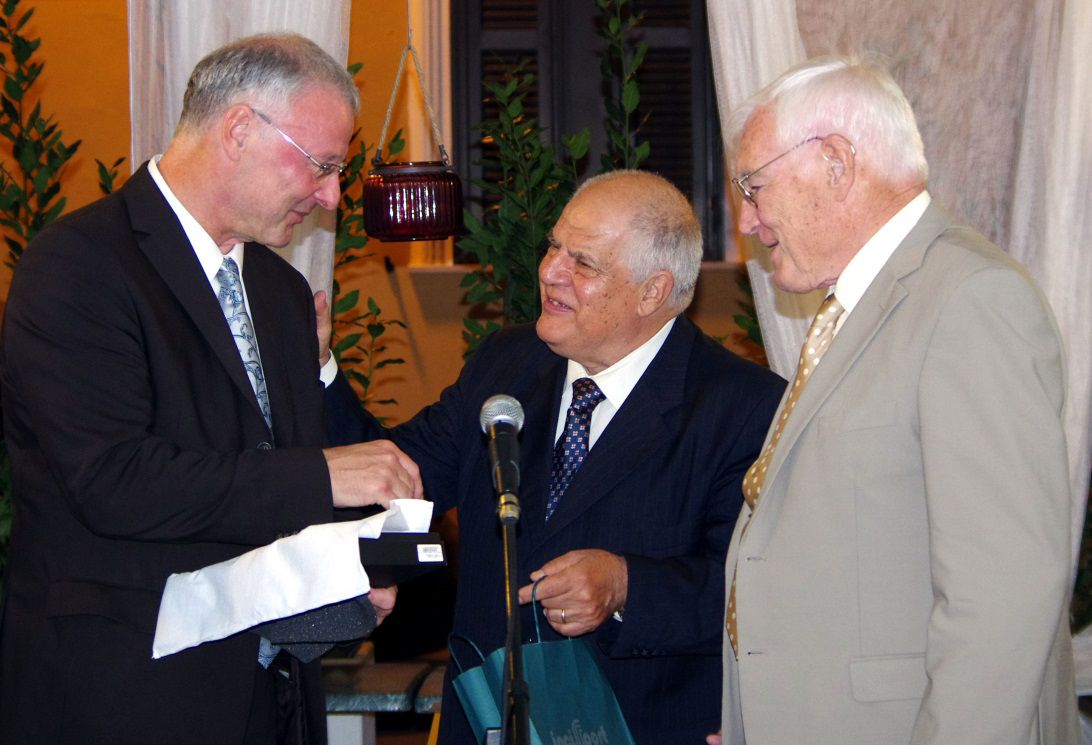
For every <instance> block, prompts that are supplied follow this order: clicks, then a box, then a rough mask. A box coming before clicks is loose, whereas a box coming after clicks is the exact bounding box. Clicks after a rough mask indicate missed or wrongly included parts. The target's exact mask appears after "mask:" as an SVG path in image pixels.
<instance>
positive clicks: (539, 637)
mask: <svg viewBox="0 0 1092 745" xmlns="http://www.w3.org/2000/svg"><path fill="white" fill-rule="evenodd" d="M544 579H546V578H545V577H542V578H541V579H539V580H538V582H535V584H533V585H531V615H532V616H534V618H535V641H537V642H538V643H539V644H541V643H542V629H540V628H539V627H538V610H537V609H536V608H535V603H536V602H537V601H536V600H535V591H536V590H538V583H539V582H541V581H542V580H544Z"/></svg>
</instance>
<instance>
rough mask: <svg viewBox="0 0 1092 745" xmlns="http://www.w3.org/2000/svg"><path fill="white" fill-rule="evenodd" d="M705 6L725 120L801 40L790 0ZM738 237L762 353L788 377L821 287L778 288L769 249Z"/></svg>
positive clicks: (796, 54)
mask: <svg viewBox="0 0 1092 745" xmlns="http://www.w3.org/2000/svg"><path fill="white" fill-rule="evenodd" d="M706 7H707V9H708V15H709V47H710V50H711V52H712V57H713V73H714V75H713V77H714V81H715V83H716V89H717V106H718V108H719V110H720V120H721V122H722V123H725V122H727V121H728V113H729V112H730V111H731V110H732V107H733V106H736V105H738V104H740V103H741V102H743V101H745V100H746V99H747V98H748V97H749V96H750V95H751V94H752V93H754V92H755V91H757V90H759V89H760V88H762V87H763V86H765V85H766V84H767V83H770V82H771V81H773V80H774V79H775V78H777V76H778V75H780V74H781V73H783V72H784V71H785V70H787V69H788V68H789V67H791V66H792V65H794V64H796V63H797V62H800V61H802V60H803V59H804V58H805V54H804V45H803V42H801V40H800V31H799V29H798V28H797V24H796V3H795V1H794V0H762V2H748V1H747V0H722V1H720V2H718V1H717V0H712V1H711V2H709V3H707V5H706ZM724 134H725V137H724V141H725V142H727V141H728V136H727V132H725V133H724ZM729 165H730V164H729ZM742 241H743V256H744V258H745V259H746V261H747V274H748V275H749V276H750V279H751V287H752V288H753V290H754V294H755V310H756V312H757V314H758V322H759V325H760V326H761V327H762V340H763V342H764V344H765V346H766V357H767V359H768V360H769V362H770V368H771V369H772V370H773V371H774V372H776V373H777V374H778V375H780V376H781V377H783V378H785V379H788V380H791V379H792V376H793V374H794V373H795V371H796V361H797V358H798V357H799V354H800V345H801V344H802V343H803V341H804V334H805V333H807V330H808V326H809V325H811V319H812V317H813V316H814V315H815V311H816V309H817V308H818V307H819V302H820V301H821V299H822V293H820V292H813V293H810V294H808V295H794V294H792V293H788V292H781V291H779V290H777V289H776V288H775V287H774V286H773V281H772V279H773V266H772V265H771V264H770V255H769V252H768V251H766V249H765V248H764V247H763V246H762V244H760V243H759V242H758V240H757V239H756V238H755V237H754V236H743V238H742Z"/></svg>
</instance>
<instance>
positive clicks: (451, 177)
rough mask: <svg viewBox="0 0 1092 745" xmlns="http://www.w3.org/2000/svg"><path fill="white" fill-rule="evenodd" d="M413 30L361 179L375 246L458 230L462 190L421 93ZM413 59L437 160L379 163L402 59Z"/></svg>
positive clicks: (436, 237)
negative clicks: (369, 163)
mask: <svg viewBox="0 0 1092 745" xmlns="http://www.w3.org/2000/svg"><path fill="white" fill-rule="evenodd" d="M412 39H413V31H412V30H411V31H410V40H411V41H410V43H408V44H406V47H405V49H403V50H402V60H401V62H400V63H399V65H398V74H397V75H396V76H395V79H394V90H392V91H391V100H390V104H389V105H388V106H387V117H386V119H385V120H384V122H383V131H382V132H381V133H380V135H379V145H378V146H377V147H376V151H375V157H374V158H372V165H373V166H374V168H373V169H372V170H370V171H368V177H367V178H366V179H364V200H363V202H364V207H363V218H364V230H365V231H367V233H368V235H369V236H371V237H372V238H378V239H379V240H381V241H431V240H440V239H443V238H447V237H448V236H451V235H455V234H456V233H458V232H459V230H460V228H461V227H462V206H463V187H462V182H461V181H460V180H459V176H458V174H456V173H455V169H454V168H452V166H451V161H450V160H449V159H448V157H447V152H446V151H445V150H444V144H443V142H442V141H441V140H440V128H439V126H437V124H436V114H435V112H434V111H433V110H432V103H431V101H430V100H429V97H428V91H427V90H426V89H425V83H424V74H423V73H422V72H421V62H420V60H418V59H417V50H416V49H414V48H413V43H412ZM407 54H413V63H414V65H415V67H416V68H417V82H418V83H419V84H420V86H421V94H422V96H423V97H424V100H425V108H426V109H427V110H428V114H429V121H430V122H431V124H432V134H433V137H434V138H435V139H436V143H437V145H438V147H439V150H440V160H429V161H420V162H416V163H384V162H383V143H384V142H385V141H386V138H387V127H388V126H389V125H390V122H391V111H392V110H393V109H394V99H395V95H396V94H397V93H398V84H399V83H400V82H401V81H402V71H403V69H404V68H405V66H406V55H407Z"/></svg>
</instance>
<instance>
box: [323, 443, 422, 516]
mask: <svg viewBox="0 0 1092 745" xmlns="http://www.w3.org/2000/svg"><path fill="white" fill-rule="evenodd" d="M322 454H323V455H325V456H326V466H327V467H328V468H329V469H330V487H331V489H332V490H333V493H334V507H364V506H366V505H370V504H378V505H382V506H383V507H386V506H387V505H388V504H389V503H390V501H391V500H392V499H421V498H422V497H423V496H424V489H423V488H422V486H421V474H420V472H419V471H418V470H417V464H416V463H414V462H413V461H412V460H410V458H409V456H408V455H406V454H405V453H403V452H402V451H401V450H399V449H398V447H397V446H396V445H395V444H394V443H393V442H390V441H389V440H372V441H371V442H362V443H360V444H358V445H346V446H344V447H336V448H326V449H325V450H323V451H322Z"/></svg>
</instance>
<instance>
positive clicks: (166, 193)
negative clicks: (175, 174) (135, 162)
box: [148, 155, 244, 282]
mask: <svg viewBox="0 0 1092 745" xmlns="http://www.w3.org/2000/svg"><path fill="white" fill-rule="evenodd" d="M161 157H163V156H162V155H156V156H155V157H154V158H152V159H151V160H150V161H148V173H149V174H150V175H151V177H152V181H154V182H155V185H156V186H158V187H159V190H160V191H161V192H162V193H163V198H164V199H166V200H167V204H168V205H170V207H171V210H172V211H173V212H174V214H175V215H176V216H177V217H178V222H180V223H181V224H182V230H184V231H185V232H186V237H187V238H189V240H190V245H191V246H192V247H193V252H194V253H195V254H196V255H197V260H198V262H200V264H201V268H202V269H203V270H204V272H205V276H206V277H207V278H208V280H209V282H212V280H213V278H214V277H215V276H216V272H218V271H220V266H221V265H222V264H223V263H224V258H225V254H223V253H221V252H220V247H219V246H217V245H216V241H214V240H213V239H212V236H211V235H209V234H208V232H207V231H206V230H205V229H204V228H203V227H201V223H199V222H197V220H196V218H194V216H193V215H191V214H190V211H189V210H187V209H186V208H185V207H184V206H183V205H182V202H180V201H178V197H176V196H175V195H174V192H173V191H171V187H169V186H167V182H166V181H165V180H164V178H163V174H162V173H160V172H159V165H158V163H159V159H160V158H161ZM243 253H244V252H243V244H242V243H236V244H235V245H234V246H232V247H231V251H229V252H228V253H227V254H226V255H227V256H230V257H231V258H233V259H235V263H236V264H238V265H239V274H240V276H242V273H243Z"/></svg>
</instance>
